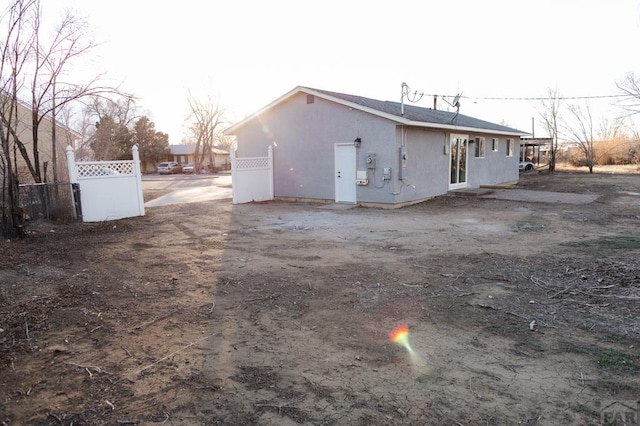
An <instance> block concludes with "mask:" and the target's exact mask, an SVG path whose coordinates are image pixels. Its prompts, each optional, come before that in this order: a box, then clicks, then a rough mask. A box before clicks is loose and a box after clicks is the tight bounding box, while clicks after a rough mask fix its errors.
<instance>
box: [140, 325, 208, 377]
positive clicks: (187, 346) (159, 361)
mask: <svg viewBox="0 0 640 426" xmlns="http://www.w3.org/2000/svg"><path fill="white" fill-rule="evenodd" d="M211 336H213V334H209V335H208V336H204V337H202V338H201V339H198V340H196V341H195V342H191V343H189V344H188V345H186V346H183V347H181V348H180V349H178V350H177V351H175V352H171V353H170V354H169V355H166V356H163V357H162V358H160V359H159V360H156V361H154V362H152V363H151V364H149V365H147V366H146V367H142V368H141V369H140V370H138V371H137V372H136V376H139V375H140V374H141V373H142V372H143V371H145V370H148V369H149V368H151V367H153V366H155V365H158V364H160V363H161V362H162V361H165V360H167V359H169V358H171V357H172V356H174V355H176V354H178V353H180V352H182V351H184V350H185V349H189V348H190V347H191V346H194V345H195V344H196V343H199V342H202V341H203V340H207V339H208V338H209V337H211Z"/></svg>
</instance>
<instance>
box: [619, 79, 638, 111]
mask: <svg viewBox="0 0 640 426" xmlns="http://www.w3.org/2000/svg"><path fill="white" fill-rule="evenodd" d="M616 86H617V87H618V90H620V92H622V94H623V95H624V99H623V103H622V107H623V108H624V109H625V110H626V111H628V112H629V113H630V114H638V113H640V78H636V76H635V75H634V74H633V73H632V72H631V73H629V74H627V75H626V76H625V78H624V79H623V80H622V81H620V82H618V83H616Z"/></svg>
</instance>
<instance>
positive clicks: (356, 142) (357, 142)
mask: <svg viewBox="0 0 640 426" xmlns="http://www.w3.org/2000/svg"><path fill="white" fill-rule="evenodd" d="M360 145H362V139H360V138H355V139H354V140H353V146H355V147H356V148H360Z"/></svg>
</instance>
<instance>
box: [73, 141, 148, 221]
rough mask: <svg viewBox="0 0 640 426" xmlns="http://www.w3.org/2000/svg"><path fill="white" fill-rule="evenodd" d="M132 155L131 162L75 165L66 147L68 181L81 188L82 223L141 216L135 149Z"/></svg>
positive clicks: (142, 209)
mask: <svg viewBox="0 0 640 426" xmlns="http://www.w3.org/2000/svg"><path fill="white" fill-rule="evenodd" d="M131 152H132V154H133V160H124V161H83V162H78V163H76V161H75V158H74V155H73V148H71V147H70V146H68V147H67V164H68V165H69V179H70V180H71V183H77V184H78V185H79V186H80V202H81V204H82V221H83V222H102V221H107V220H116V219H122V218H125V217H134V216H144V198H143V196H142V173H141V171H140V155H139V154H138V146H137V145H134V147H133V149H132V150H131Z"/></svg>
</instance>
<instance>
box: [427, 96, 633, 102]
mask: <svg viewBox="0 0 640 426" xmlns="http://www.w3.org/2000/svg"><path fill="white" fill-rule="evenodd" d="M426 96H440V95H426ZM444 96H445V97H447V95H444ZM628 96H629V95H588V96H556V97H550V96H540V97H508V96H505V97H493V96H462V97H463V98H466V99H480V100H488V101H545V100H548V99H558V100H578V99H607V98H624V97H628Z"/></svg>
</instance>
